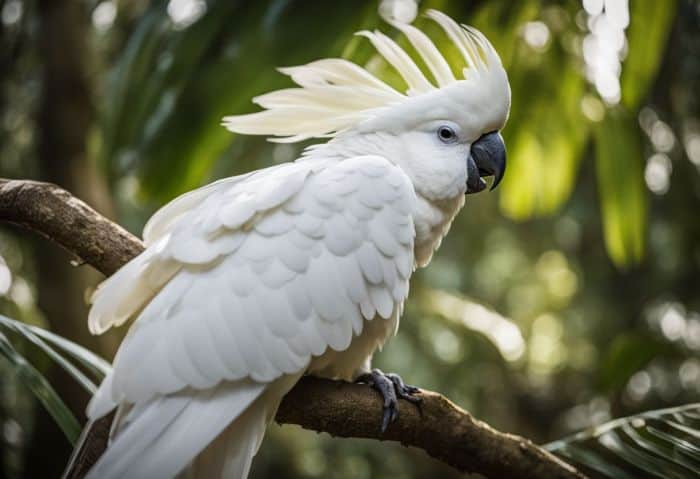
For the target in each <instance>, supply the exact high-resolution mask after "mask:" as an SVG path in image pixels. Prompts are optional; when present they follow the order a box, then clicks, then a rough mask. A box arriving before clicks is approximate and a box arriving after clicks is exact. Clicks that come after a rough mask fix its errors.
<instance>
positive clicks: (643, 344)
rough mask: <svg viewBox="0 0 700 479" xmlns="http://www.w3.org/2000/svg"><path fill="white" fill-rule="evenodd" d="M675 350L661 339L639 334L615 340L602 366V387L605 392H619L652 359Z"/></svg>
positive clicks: (623, 336)
mask: <svg viewBox="0 0 700 479" xmlns="http://www.w3.org/2000/svg"><path fill="white" fill-rule="evenodd" d="M674 350H675V348H674V346H673V345H672V344H670V343H668V342H666V341H664V340H662V339H660V338H655V337H651V336H645V335H642V334H638V333H627V334H621V335H619V336H617V337H616V338H615V340H614V341H613V342H612V344H611V345H610V348H609V349H608V351H607V352H606V353H605V356H604V357H603V360H602V362H601V365H600V371H601V377H600V387H601V389H602V390H603V391H604V392H610V391H619V390H620V389H621V388H622V387H624V386H625V384H627V381H629V379H630V377H632V375H633V374H634V373H636V372H637V371H639V370H640V369H642V368H643V367H644V366H646V365H647V364H648V363H649V362H650V361H651V360H652V359H654V358H656V357H657V356H659V355H662V354H667V353H670V352H673V351H674Z"/></svg>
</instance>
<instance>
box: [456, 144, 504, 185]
mask: <svg viewBox="0 0 700 479" xmlns="http://www.w3.org/2000/svg"><path fill="white" fill-rule="evenodd" d="M505 172H506V144H505V143H504V142H503V137H502V136H501V134H500V133H499V132H497V131H494V132H491V133H487V134H485V135H483V136H482V137H481V138H479V139H478V140H476V141H475V142H474V143H472V147H471V152H470V153H469V158H467V191H466V194H472V193H478V192H480V191H483V190H484V189H486V181H484V178H486V177H487V176H493V184H492V185H491V189H492V190H493V189H494V188H495V187H496V186H498V184H499V183H500V182H501V180H502V179H503V175H504V174H505Z"/></svg>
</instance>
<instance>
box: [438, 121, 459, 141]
mask: <svg viewBox="0 0 700 479" xmlns="http://www.w3.org/2000/svg"><path fill="white" fill-rule="evenodd" d="M437 136H438V138H439V139H440V141H441V142H443V143H446V144H450V143H454V142H456V141H457V133H456V132H455V131H454V129H452V127H449V126H447V125H442V126H441V127H440V128H438V130H437Z"/></svg>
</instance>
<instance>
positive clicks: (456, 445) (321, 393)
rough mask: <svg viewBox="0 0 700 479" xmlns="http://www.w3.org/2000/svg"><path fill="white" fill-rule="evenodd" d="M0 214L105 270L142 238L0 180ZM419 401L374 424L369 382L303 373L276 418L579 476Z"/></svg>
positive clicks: (524, 471)
mask: <svg viewBox="0 0 700 479" xmlns="http://www.w3.org/2000/svg"><path fill="white" fill-rule="evenodd" d="M0 221H6V222H12V223H16V224H19V225H22V226H24V227H26V228H29V229H31V230H32V231H35V232H37V233H39V234H41V235H43V236H45V237H47V238H48V239H50V240H51V241H54V242H56V243H58V244H60V245H61V246H63V247H64V248H65V249H67V250H68V251H70V252H71V253H73V254H75V255H76V256H77V257H79V258H81V259H82V260H83V261H84V262H86V263H89V264H91V265H92V266H94V267H95V268H97V269H98V270H100V271H102V272H103V273H105V274H107V275H109V274H112V273H114V272H115V271H116V270H117V269H119V268H120V267H121V266H122V265H124V264H125V263H126V262H127V261H128V260H129V259H131V258H133V257H134V256H135V255H137V254H138V253H139V252H141V251H142V250H143V245H142V244H141V242H140V241H139V240H138V239H137V238H135V237H134V236H133V235H131V234H129V233H128V232H126V231H125V230H124V229H122V228H121V227H120V226H118V225H116V224H115V223H113V222H111V221H109V220H107V219H106V218H104V217H103V216H101V215H100V214H99V213H97V212H96V211H95V210H93V209H92V208H90V207H89V206H87V205H86V204H85V203H83V202H82V201H80V200H78V199H77V198H75V197H73V196H72V195H71V194H70V193H68V192H66V191H65V190H63V189H61V188H59V187H57V186H55V185H51V184H47V183H39V182H34V181H21V180H0ZM421 396H422V398H423V402H422V404H421V407H420V409H418V408H417V407H415V406H414V405H412V404H410V403H408V402H406V401H402V402H401V405H400V409H401V416H400V418H399V420H398V421H396V422H395V423H393V424H391V425H390V426H389V428H388V429H387V431H386V432H385V433H384V434H381V433H380V431H379V422H380V417H381V411H382V408H381V403H382V401H381V399H380V398H379V396H378V395H377V394H376V393H375V392H374V391H372V390H371V389H370V388H369V387H367V386H364V385H359V384H349V383H346V382H343V381H332V380H328V379H319V378H313V377H305V378H304V379H302V380H301V381H300V382H299V383H298V384H297V385H296V386H295V387H294V388H293V389H292V390H291V391H290V392H289V394H287V396H286V397H285V398H284V400H283V401H282V404H281V405H280V408H279V411H278V413H277V417H276V420H277V421H278V422H280V423H282V424H297V425H300V426H301V427H303V428H306V429H311V430H314V431H323V432H327V433H329V434H331V435H333V436H340V437H361V438H371V439H379V440H389V441H398V442H401V443H402V444H404V445H406V446H413V447H417V448H420V449H423V450H424V451H425V452H427V453H428V454H430V455H431V456H433V457H435V458H437V459H439V460H441V461H443V462H445V463H447V464H449V465H451V466H453V467H455V468H456V469H458V470H460V471H464V472H477V473H480V474H482V475H485V476H487V477H492V478H501V477H509V478H549V479H558V478H561V479H573V478H577V479H581V478H583V477H584V476H583V475H582V474H580V473H579V472H577V471H576V470H575V469H573V468H572V467H571V466H569V465H568V464H566V463H564V462H563V461H561V460H559V459H558V458H556V457H554V456H553V455H551V454H550V453H548V452H546V451H544V450H543V449H541V448H539V447H537V446H536V445H534V444H533V443H532V442H530V441H528V440H526V439H523V438H521V437H518V436H514V435H511V434H504V433H501V432H498V431H496V430H495V429H493V428H491V427H490V426H488V425H487V424H485V423H483V422H481V421H478V420H476V419H474V418H473V417H472V416H471V415H470V414H469V413H467V412H466V411H464V410H462V409H460V408H459V407H457V406H455V405H454V404H453V403H451V402H450V401H449V400H447V399H445V398H444V397H443V396H441V395H439V394H437V393H433V392H428V391H423V392H422V393H421ZM110 422H111V418H110V417H107V418H103V419H101V420H100V421H97V422H96V423H95V424H94V425H93V426H92V427H91V429H90V431H89V432H88V438H87V440H86V441H85V446H84V447H83V449H82V450H81V451H78V452H77V454H76V460H75V461H74V467H73V468H72V471H71V473H70V474H69V476H68V477H71V478H80V477H83V476H84V474H85V473H86V472H87V470H88V469H89V468H90V466H91V465H92V464H93V463H94V462H95V461H96V460H97V458H99V456H100V454H101V453H102V452H103V451H104V448H105V447H106V435H107V432H108V430H109V427H108V426H109V423H110Z"/></svg>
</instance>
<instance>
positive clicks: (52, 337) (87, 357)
mask: <svg viewBox="0 0 700 479" xmlns="http://www.w3.org/2000/svg"><path fill="white" fill-rule="evenodd" d="M22 324H23V325H24V326H25V327H26V328H27V329H29V331H31V332H33V333H34V334H36V335H37V336H40V337H42V338H43V339H45V340H47V341H49V342H50V343H53V344H54V345H56V346H58V347H59V348H61V349H62V350H64V351H65V352H67V353H68V354H70V355H71V356H73V357H74V358H75V359H77V360H78V361H80V363H81V364H82V365H83V366H85V367H86V368H88V369H89V370H90V371H92V372H93V373H94V374H95V376H97V378H98V379H100V380H101V379H102V378H104V377H105V376H106V375H107V374H109V373H110V372H111V371H112V365H111V364H110V363H109V362H108V361H106V360H104V359H103V358H101V357H99V356H98V355H97V354H95V353H93V352H92V351H90V350H89V349H86V348H84V347H82V346H81V345H79V344H77V343H74V342H72V341H69V340H67V339H65V338H63V337H61V336H59V335H57V334H54V333H52V332H51V331H47V330H46V329H43V328H38V327H36V326H32V325H29V324H24V323H22Z"/></svg>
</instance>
